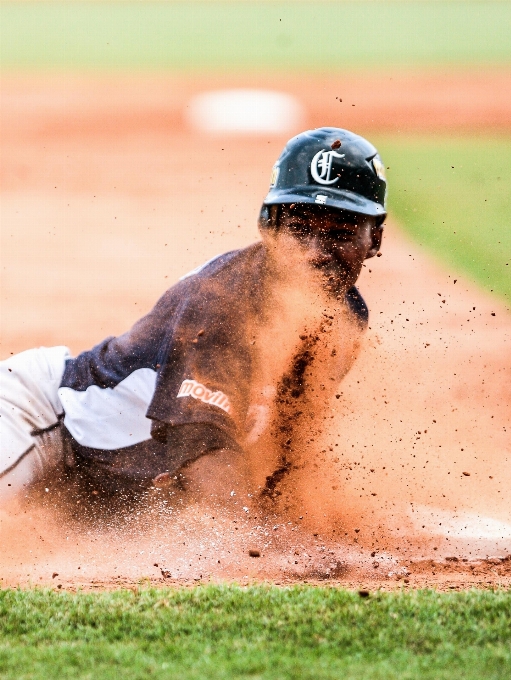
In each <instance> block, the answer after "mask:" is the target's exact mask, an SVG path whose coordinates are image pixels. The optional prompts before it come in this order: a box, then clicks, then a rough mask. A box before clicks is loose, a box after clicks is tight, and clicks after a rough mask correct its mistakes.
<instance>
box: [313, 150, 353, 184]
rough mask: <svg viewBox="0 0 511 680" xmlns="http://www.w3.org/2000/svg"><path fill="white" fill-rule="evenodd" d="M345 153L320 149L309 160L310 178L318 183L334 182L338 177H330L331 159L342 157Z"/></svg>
mask: <svg viewBox="0 0 511 680" xmlns="http://www.w3.org/2000/svg"><path fill="white" fill-rule="evenodd" d="M345 155H346V154H344V153H337V151H326V150H325V149H321V151H318V153H317V154H316V155H315V156H314V158H313V159H312V162H311V174H312V178H313V179H314V180H315V181H316V182H317V183H318V184H335V183H336V182H337V180H338V179H339V178H338V177H334V178H333V179H330V173H331V172H332V161H333V159H334V158H344V156H345Z"/></svg>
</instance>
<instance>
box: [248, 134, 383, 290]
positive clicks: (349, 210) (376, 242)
mask: <svg viewBox="0 0 511 680" xmlns="http://www.w3.org/2000/svg"><path fill="white" fill-rule="evenodd" d="M386 187H387V185H386V180H385V171H384V165H383V163H382V161H381V159H380V157H379V155H378V152H377V150H376V149H375V148H374V146H372V144H370V143H369V142H368V141H366V140H365V139H363V138H362V137H360V136H358V135H355V134H353V133H352V132H348V131H347V130H342V129H340V128H330V127H329V128H319V129H317V130H309V131H307V132H303V133H302V134H300V135H297V136H296V137H293V139H291V140H290V141H289V142H288V143H287V145H286V147H285V148H284V150H283V152H282V154H281V155H280V157H279V159H278V160H277V162H276V163H275V165H274V166H273V171H272V176H271V183H270V191H269V193H268V195H267V196H266V198H265V199H264V203H263V206H262V209H261V215H260V218H259V226H260V228H261V230H262V231H263V233H264V232H265V231H271V232H286V233H289V234H292V235H293V236H295V237H296V238H297V239H298V240H299V242H300V243H301V245H302V246H303V249H304V257H306V258H307V259H309V260H310V263H311V264H312V265H313V266H315V267H317V268H319V269H321V270H322V271H323V272H324V273H325V275H327V277H328V278H329V279H330V280H331V281H332V282H334V281H335V283H336V284H337V285H336V287H339V286H341V287H346V286H348V287H349V286H352V285H353V284H354V283H355V281H356V279H357V278H358V275H359V274H360V270H361V268H362V263H363V261H364V260H365V259H367V258H369V257H373V256H374V255H376V253H377V252H378V250H379V247H380V244H381V237H382V224H383V221H384V219H385V217H386V214H387V212H386V207H385V199H386Z"/></svg>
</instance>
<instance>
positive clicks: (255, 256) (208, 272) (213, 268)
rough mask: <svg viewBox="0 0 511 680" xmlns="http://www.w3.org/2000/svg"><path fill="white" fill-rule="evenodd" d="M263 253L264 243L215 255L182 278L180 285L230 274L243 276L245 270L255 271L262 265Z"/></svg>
mask: <svg viewBox="0 0 511 680" xmlns="http://www.w3.org/2000/svg"><path fill="white" fill-rule="evenodd" d="M262 251H263V246H262V243H261V242H258V243H253V244H252V245H250V246H248V247H247V248H240V249H238V250H230V251H228V252H227V253H221V254H220V255H215V257H212V258H211V259H209V260H207V261H206V262H204V263H203V264H200V265H199V266H198V267H195V269H192V270H191V271H189V272H188V273H186V274H184V275H183V276H181V278H180V279H179V281H178V283H180V282H182V281H186V282H188V281H189V282H192V281H202V280H205V279H209V278H212V277H215V278H217V277H219V276H221V275H226V274H227V275H228V274H230V273H234V274H238V275H242V274H243V273H244V270H247V269H248V270H254V269H257V268H258V266H259V265H261V264H262V254H263V252H262Z"/></svg>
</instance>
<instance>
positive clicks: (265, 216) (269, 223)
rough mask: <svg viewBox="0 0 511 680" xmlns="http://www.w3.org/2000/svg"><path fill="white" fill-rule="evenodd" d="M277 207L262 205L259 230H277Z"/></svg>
mask: <svg viewBox="0 0 511 680" xmlns="http://www.w3.org/2000/svg"><path fill="white" fill-rule="evenodd" d="M279 207H280V206H279V205H265V204H264V203H263V205H262V207H261V212H260V213H259V229H277V227H278V215H279Z"/></svg>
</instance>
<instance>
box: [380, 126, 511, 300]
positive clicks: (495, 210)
mask: <svg viewBox="0 0 511 680" xmlns="http://www.w3.org/2000/svg"><path fill="white" fill-rule="evenodd" d="M375 141H376V144H377V146H378V149H379V150H380V152H381V154H382V157H383V159H384V160H385V163H386V165H387V166H388V167H389V168H390V170H388V173H387V174H388V179H389V208H390V210H391V212H392V214H393V215H394V216H396V217H397V219H398V221H399V222H400V224H401V225H403V227H404V228H405V229H406V230H407V231H408V232H409V233H410V234H411V235H412V236H413V237H414V238H415V239H416V240H418V241H419V243H421V244H423V245H424V246H426V247H427V248H429V250H430V251H431V252H433V253H434V254H435V255H436V256H437V257H439V258H440V259H441V260H442V261H443V262H444V263H445V264H446V265H447V266H448V267H449V270H450V271H451V272H453V273H454V274H458V275H459V274H460V273H461V272H463V273H464V274H465V275H466V276H467V275H468V277H469V278H470V279H472V280H473V281H475V282H477V283H479V284H480V285H482V286H483V287H484V288H486V289H487V290H488V291H490V292H493V293H494V294H495V295H499V296H501V297H502V299H503V300H504V301H505V303H506V304H507V306H508V307H509V306H511V180H510V178H511V136H510V137H503V136H492V135H485V136H484V137H483V136H474V137H470V136H469V137H459V138H452V137H447V136H442V135H439V134H435V135H416V136H411V137H410V136H391V137H382V138H380V139H376V140H375Z"/></svg>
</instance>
